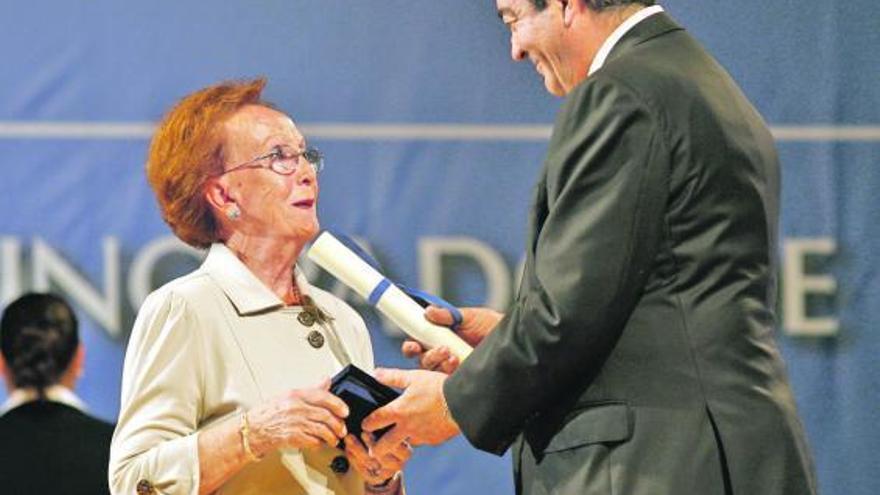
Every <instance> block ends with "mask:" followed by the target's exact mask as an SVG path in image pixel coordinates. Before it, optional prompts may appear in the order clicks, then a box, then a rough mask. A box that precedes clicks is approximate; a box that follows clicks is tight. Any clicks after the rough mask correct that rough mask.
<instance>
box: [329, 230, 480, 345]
mask: <svg viewBox="0 0 880 495" xmlns="http://www.w3.org/2000/svg"><path fill="white" fill-rule="evenodd" d="M330 233H331V234H333V235H334V236H335V237H336V238H337V239H339V242H341V243H342V244H344V245H345V247H347V248H348V249H351V250H352V252H354V253H355V254H357V255H358V256H359V257H360V258H361V259H362V260H364V261H365V262H366V263H367V264H368V265H370V266H372V267H373V268H375V269H376V271H377V272H379V273H382V269H381V268H380V267H379V263H378V262H377V261H376V260H375V258H373V257H372V256H370V253H368V252H366V251H365V250H364V249H363V248H361V247H360V246H358V244H357V242H355V241H354V239H352V238H351V237H349V236H347V235H345V234H343V233H341V232H336V231H330ZM392 283H394V282H391V281H390V280H388V279H387V278H383V279H382V281H381V282H379V283H378V284H377V285H376V287H374V288H373V290H372V291H371V292H370V295H369V296H368V297H367V302H368V303H370V305H371V306H375V305H376V304H378V302H379V299H380V298H381V297H382V294H384V293H385V291H386V290H388V287H390V286H391V284H392ZM394 285H395V286H397V288H398V289H400V290H401V291H403V293H404V294H406V295H408V296H409V297H410V298H411V299H412V300H413V301H415V302H417V303H418V304H419V306H421V307H423V308H425V307H428V305H434V306H439V307H441V308H444V309H446V310H448V311H449V312H450V313H451V314H452V326H451V327H450V328H451V329H452V330H453V331H456V330H457V329H458V327H459V326H460V325H461V322H462V319H463V318H462V316H461V311H460V310H459V309H458V308H456V307H455V306H453V305H452V304H450V303H449V302H448V301H446V300H445V299H443V298H441V297H438V296H435V295H434V294H429V293H427V292H425V291H423V290H419V289H412V288H410V287H407V286H405V285H403V284H398V283H394Z"/></svg>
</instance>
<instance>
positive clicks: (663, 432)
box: [444, 13, 815, 495]
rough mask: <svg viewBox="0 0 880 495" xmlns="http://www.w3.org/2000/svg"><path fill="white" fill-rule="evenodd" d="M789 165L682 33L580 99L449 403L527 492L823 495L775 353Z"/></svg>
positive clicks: (555, 138)
mask: <svg viewBox="0 0 880 495" xmlns="http://www.w3.org/2000/svg"><path fill="white" fill-rule="evenodd" d="M778 202H779V163H778V159H777V155H776V151H775V148H774V143H773V138H772V136H771V135H770V132H769V131H768V129H767V126H766V125H765V123H764V122H763V120H762V119H761V117H760V116H759V115H758V113H757V111H755V109H754V108H753V107H752V105H751V104H750V103H749V101H748V100H747V99H746V97H745V96H744V95H743V94H742V92H741V91H740V89H739V88H738V87H737V85H736V84H735V83H734V81H733V80H732V79H731V77H730V76H729V75H728V74H727V73H726V72H725V71H724V69H722V68H721V67H720V66H719V64H718V63H717V62H716V61H715V60H714V59H713V58H712V57H711V56H710V55H709V54H708V53H706V52H705V50H704V49H703V48H702V47H701V46H700V45H699V44H698V43H697V42H696V41H695V40H694V39H693V38H692V37H691V36H690V35H689V34H687V33H686V32H685V31H684V30H683V29H682V28H681V27H680V26H678V25H677V24H676V23H675V22H674V21H672V19H671V18H670V17H669V16H667V15H666V14H663V13H661V14H656V15H653V16H651V17H649V18H647V19H646V20H644V21H642V22H641V23H639V24H637V25H636V26H635V28H633V29H632V30H631V31H629V32H628V33H627V34H626V35H625V36H624V37H623V38H622V39H621V40H620V42H619V43H618V44H617V45H616V46H615V48H614V49H613V50H612V52H611V54H610V56H609V58H608V60H607V61H606V63H605V65H604V66H603V68H602V69H600V70H599V71H597V72H596V73H595V74H593V75H591V76H590V77H588V78H587V79H586V80H585V81H583V82H582V83H581V84H580V85H579V86H578V87H576V88H575V89H574V90H573V91H572V92H571V93H570V94H569V95H568V96H567V97H566V101H565V104H564V106H563V108H562V110H561V112H560V114H559V116H558V118H557V120H556V123H555V126H554V130H553V135H552V138H551V142H550V146H549V151H548V154H547V157H546V159H545V162H544V166H543V169H542V172H541V176H540V179H539V181H538V183H537V186H536V188H535V194H534V199H533V205H532V209H531V219H530V226H529V232H528V237H527V245H526V264H525V270H524V274H523V280H522V283H521V285H520V288H519V292H518V295H517V297H516V300H515V302H514V303H513V305H512V306H511V308H509V310H508V312H507V314H506V316H505V318H504V319H503V320H502V321H501V322H500V324H499V326H498V327H497V328H496V329H495V331H494V332H493V333H492V334H491V335H490V336H489V337H488V338H487V339H486V340H485V341H484V342H483V343H482V344H481V345H479V346H478V347H477V348H476V350H475V351H474V352H473V354H472V355H471V356H470V357H469V358H468V359H467V360H466V361H465V362H464V363H462V365H461V367H460V368H459V369H458V370H457V372H456V373H454V374H453V375H452V376H451V377H450V378H449V379H448V380H447V382H446V384H445V386H444V394H445V396H446V398H447V402H448V404H449V407H450V410H451V412H452V416H453V417H454V419H455V420H456V421H457V422H458V424H459V425H460V427H461V429H462V432H463V433H464V435H465V436H466V437H467V438H468V440H469V441H470V442H471V443H472V444H474V445H475V446H476V447H478V448H480V449H483V450H486V451H489V452H493V453H502V452H504V451H505V450H507V449H508V448H509V447H510V446H511V444H513V442H514V440H515V439H517V438H519V442H518V443H516V444H514V462H515V469H516V472H517V477H516V486H517V492H518V493H526V494H548V493H571V494H578V495H592V494H597V495H598V494H603V495H605V494H618V493H619V494H627V495H642V494H643V495H656V494H676V495H677V494H700V495H705V494H716V493H719V494H720V493H725V494H731V493H733V494H737V495H740V494H744V495H766V494H772V495H783V494H785V495H789V494H790V495H804V494H810V493H814V490H815V480H814V475H813V472H812V461H811V456H810V453H809V451H808V448H807V445H806V441H805V437H804V434H803V431H802V427H801V425H800V422H799V419H798V417H797V412H796V409H795V404H794V400H793V398H792V394H791V391H790V388H789V384H788V379H787V377H786V373H785V370H784V365H783V362H782V360H781V358H780V355H779V352H778V350H777V346H776V344H775V342H774V336H773V332H774V329H775V324H776V320H775V315H774V307H775V296H776V290H777V289H776V267H777V262H776V250H777V221H778V208H779V205H778Z"/></svg>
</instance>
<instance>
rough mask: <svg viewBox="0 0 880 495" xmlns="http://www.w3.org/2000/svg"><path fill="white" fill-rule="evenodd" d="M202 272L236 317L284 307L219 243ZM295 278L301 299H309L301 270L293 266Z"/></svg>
mask: <svg viewBox="0 0 880 495" xmlns="http://www.w3.org/2000/svg"><path fill="white" fill-rule="evenodd" d="M202 270H204V271H206V272H207V273H208V274H209V275H210V276H211V278H212V279H213V280H214V281H215V282H216V283H217V285H219V286H220V289H221V290H222V291H223V293H224V294H226V297H228V298H229V300H230V301H231V302H232V304H233V306H235V309H236V310H237V311H238V312H239V314H243V315H244V314H251V313H257V312H260V311H264V310H267V309H272V308H276V307H280V306H284V302H283V301H282V300H281V299H280V298H279V297H278V296H277V295H275V293H274V292H272V290H271V289H269V287H266V284H264V283H263V282H262V281H261V280H260V279H258V278H257V276H256V275H254V274H253V272H251V270H250V269H249V268H248V267H247V266H245V264H244V263H242V262H241V260H240V259H238V256H236V255H235V253H233V252H232V250H230V249H229V248H228V247H226V246H225V245H224V244H221V243H215V244H212V245H211V249H210V250H209V251H208V256H207V258H205V261H204V263H202ZM293 270H294V277H295V278H296V284H297V287H298V288H299V291H300V293H301V294H302V295H308V294H309V292H310V287H311V285H310V284H309V281H308V279H306V277H305V275H303V273H302V270H300V269H299V267H298V266H296V265H294V267H293Z"/></svg>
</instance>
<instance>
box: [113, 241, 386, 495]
mask: <svg viewBox="0 0 880 495" xmlns="http://www.w3.org/2000/svg"><path fill="white" fill-rule="evenodd" d="M295 273H296V275H295V276H296V281H297V284H298V286H299V288H300V291H301V292H302V293H303V294H304V295H309V296H310V297H311V298H312V299H313V300H314V302H315V303H316V304H317V306H318V307H320V308H321V309H322V310H323V311H324V312H325V313H327V314H329V315H330V316H331V317H332V318H333V321H332V322H330V323H329V324H324V325H321V324H319V323H315V324H313V325H311V326H306V325H304V324H303V323H301V322H300V321H299V320H298V319H297V317H298V316H299V314H300V313H301V312H302V308H301V307H300V306H284V304H283V303H282V301H281V300H280V299H279V298H278V297H277V296H276V295H275V294H274V293H273V292H272V291H271V290H270V289H269V288H268V287H266V286H265V285H264V284H263V283H262V282H261V281H260V280H259V279H257V278H256V276H255V275H254V274H253V273H251V271H250V270H249V269H248V268H247V267H246V266H245V265H244V264H243V263H242V262H241V261H240V260H239V259H238V258H237V257H236V256H235V254H233V253H232V252H231V251H230V250H229V249H228V248H227V247H226V246H224V245H222V244H214V245H213V246H212V247H211V249H210V251H209V253H208V257H207V258H206V259H205V261H204V263H203V264H202V266H201V267H200V268H199V269H198V270H196V271H194V272H192V273H190V274H189V275H186V276H183V277H181V278H178V279H176V280H173V281H172V282H170V283H168V284H166V285H165V286H163V287H161V288H160V289H158V290H156V291H155V292H153V293H152V294H150V296H149V297H147V299H146V301H144V304H143V306H141V309H140V311H139V312H138V316H137V319H136V321H135V323H134V328H133V330H132V334H131V338H130V341H129V344H128V350H127V352H126V356H125V367H124V371H123V375H122V397H121V408H120V413H119V423H118V425H117V427H116V432H115V434H114V437H113V443H112V447H111V452H110V473H109V476H110V485H111V487H112V489H113V492H114V493H125V494H128V493H135V489H136V487H137V484H138V483H139V482H141V483H144V482H146V483H149V484H150V485H152V486H153V488H154V489H155V490H156V492H157V493H169V494H170V493H173V494H196V493H197V492H198V482H199V460H198V444H197V436H198V432H199V430H200V429H202V428H204V427H206V426H208V425H210V424H212V423H214V422H217V421H221V420H224V419H226V418H229V417H230V416H237V415H238V414H239V413H240V412H241V411H243V410H247V409H249V408H250V407H252V406H254V405H256V404H258V403H261V402H263V401H266V400H268V399H270V398H273V397H276V396H278V395H280V394H283V393H286V392H289V391H290V390H293V389H298V388H306V387H313V386H316V385H318V384H319V383H320V382H321V381H322V380H324V379H325V378H328V377H331V376H333V375H334V374H336V373H337V372H338V371H339V370H341V369H342V367H343V366H344V365H346V364H349V363H354V364H355V365H357V366H358V367H360V368H362V369H365V370H367V371H371V370H372V369H373V353H372V346H371V344H370V337H369V334H368V332H367V328H366V326H365V325H364V322H363V320H362V319H361V317H360V316H359V315H358V314H357V313H356V312H355V311H354V310H353V309H352V308H351V307H349V306H348V305H347V304H346V303H344V302H343V301H342V300H340V299H338V298H337V297H335V296H333V295H332V294H329V293H327V292H325V291H323V290H321V289H318V288H316V287H313V286H311V285H310V284H309V283H308V281H307V280H306V279H305V277H304V276H303V275H302V273H301V272H300V271H299V269H296V271H295ZM313 332H319V333H320V334H321V336H322V337H323V340H324V343H323V345H321V346H318V347H315V346H313V345H312V343H314V341H315V339H314V338H313V339H312V340H311V341H310V339H309V335H310V334H311V333H313ZM313 337H314V335H313ZM318 340H320V339H318ZM310 342H311V343H310ZM341 454H342V452H341V451H339V450H337V449H330V448H325V449H321V450H307V451H302V452H300V451H297V450H289V451H286V452H285V453H284V454H283V455H281V454H279V453H276V454H273V455H270V456H267V458H265V459H263V460H262V461H261V462H259V463H255V464H251V465H249V466H248V467H246V468H244V469H243V470H242V471H241V472H240V473H239V474H238V475H236V476H235V477H234V478H232V479H231V480H230V481H229V482H228V483H227V484H225V485H224V486H223V487H222V488H221V489H220V490H219V492H218V493H223V494H227V493H228V494H233V493H234V494H249V493H279V492H280V493H293V494H300V493H303V494H305V493H307V494H310V495H315V494H320V495H343V494H344V495H348V494H352V493H361V492H362V489H363V481H362V479H361V478H360V477H359V476H357V475H356V473H355V470H354V469H353V468H351V469H349V470H348V471H347V473H345V474H336V473H334V472H333V471H332V470H331V469H330V464H331V462H332V461H333V459H334V458H335V457H336V456H338V455H341Z"/></svg>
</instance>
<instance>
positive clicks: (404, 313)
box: [308, 232, 473, 361]
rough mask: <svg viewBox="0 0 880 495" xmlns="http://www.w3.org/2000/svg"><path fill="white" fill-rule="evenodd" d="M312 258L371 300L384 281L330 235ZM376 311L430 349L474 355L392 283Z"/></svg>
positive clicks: (318, 243)
mask: <svg viewBox="0 0 880 495" xmlns="http://www.w3.org/2000/svg"><path fill="white" fill-rule="evenodd" d="M308 256H309V259H311V260H312V261H314V262H315V263H317V264H318V265H319V266H320V267H321V268H323V269H325V270H327V271H328V272H330V274H331V275H333V276H334V277H336V278H338V279H339V280H341V281H342V283H344V284H345V285H347V286H349V287H351V289H352V290H354V291H355V292H357V293H358V294H360V295H361V297H363V298H364V299H367V300H369V298H370V294H371V293H372V292H373V290H374V289H375V288H376V287H377V286H378V285H379V284H381V283H382V281H383V280H385V277H384V276H382V274H381V273H379V272H378V271H376V270H375V269H374V268H373V267H372V266H370V265H369V264H367V262H366V261H364V260H363V259H361V257H360V256H358V255H357V254H355V253H354V252H352V250H350V249H348V248H347V247H346V246H345V245H344V244H342V243H341V242H339V240H338V239H336V238H335V237H333V235H332V234H330V233H329V232H324V233H322V234H321V235H320V236H318V239H317V240H315V242H314V243H312V247H311V249H309V255H308ZM376 308H378V309H379V311H381V312H382V314H384V315H385V316H387V317H388V318H389V319H391V321H393V322H394V324H396V325H397V326H399V327H400V328H401V329H402V330H403V331H404V332H406V333H407V335H409V336H410V337H412V338H414V339H415V340H417V341H419V342H421V343H422V344H424V345H426V346H427V347H428V348H434V347H441V346H445V347H447V348H448V349H449V350H450V351H451V352H452V354H454V355H455V356H456V357H458V359H459V360H460V361H464V359H465V358H466V357H467V356H468V355H469V354H470V353H471V351H472V350H473V348H472V347H471V346H470V345H468V343H467V342H465V341H464V340H462V339H461V337H459V336H458V335H456V334H455V333H454V332H453V331H452V330H450V329H448V328H446V327H441V326H439V325H435V324H433V323H431V322H429V321H428V320H426V319H425V316H424V315H425V310H424V308H422V307H421V306H420V305H419V304H418V303H417V302H415V301H413V300H412V298H410V297H409V296H408V295H406V294H405V293H404V292H403V291H402V290H400V289H398V288H397V286H395V285H394V284H390V285H389V286H388V288H387V289H385V292H384V293H383V294H382V296H381V297H380V298H379V300H378V301H377V302H376Z"/></svg>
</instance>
